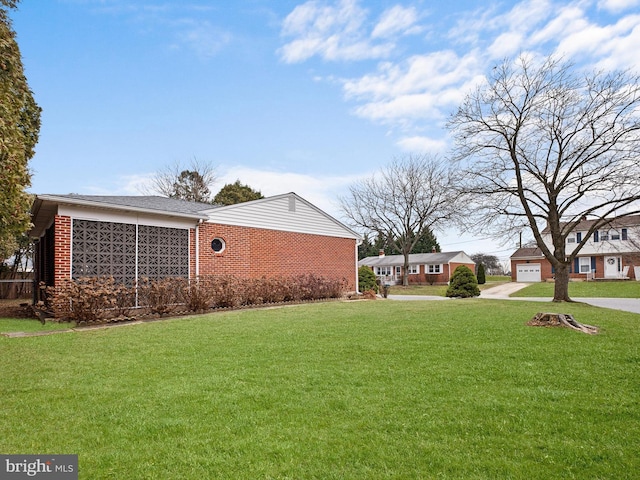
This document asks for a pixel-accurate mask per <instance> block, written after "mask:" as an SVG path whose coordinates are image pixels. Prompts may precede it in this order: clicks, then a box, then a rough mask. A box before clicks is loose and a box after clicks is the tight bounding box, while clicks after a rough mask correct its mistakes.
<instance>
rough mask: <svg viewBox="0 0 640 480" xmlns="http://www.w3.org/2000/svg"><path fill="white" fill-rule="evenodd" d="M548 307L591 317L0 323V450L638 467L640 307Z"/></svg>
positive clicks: (515, 473) (542, 472)
mask: <svg viewBox="0 0 640 480" xmlns="http://www.w3.org/2000/svg"><path fill="white" fill-rule="evenodd" d="M561 308H562V311H563V312H565V313H572V314H574V316H575V317H576V318H577V319H578V320H579V321H583V322H584V323H587V324H595V325H598V326H599V327H600V328H601V333H600V334H599V335H596V336H588V335H584V334H581V333H577V332H574V331H570V330H567V329H547V328H540V327H537V328H535V327H527V326H525V322H526V321H527V320H528V319H529V318H531V317H532V316H533V315H534V314H535V313H536V312H538V311H555V310H557V309H558V306H557V305H552V304H551V303H549V304H545V303H542V304H541V303H534V302H526V301H509V302H505V301H489V300H481V299H466V300H451V301H447V302H419V301H418V302H397V301H392V300H386V301H385V300H377V301H369V302H364V301H362V302H351V303H340V302H332V303H323V304H313V305H304V306H294V307H286V308H274V309H262V310H246V311H234V312H226V313H217V314H211V315H206V316H200V317H189V318H182V319H175V320H167V321H160V322H151V323H144V324H140V325H132V326H123V327H120V328H109V329H103V330H94V331H85V332H81V333H78V332H73V333H60V334H56V335H49V336H39V337H32V338H14V339H9V338H4V337H0V351H1V352H2V355H0V371H1V372H2V382H1V383H0V385H1V387H0V388H1V396H0V398H1V399H2V406H1V408H0V425H1V427H0V428H1V430H0V432H1V435H0V451H2V452H3V453H23V454H28V453H77V454H79V459H80V468H79V472H80V478H81V479H157V478H166V479H203V478H207V479H208V478H220V479H223V478H224V479H236V478H242V479H244V478H246V479H267V478H268V479H384V478H389V479H391V478H393V479H425V478H427V479H428V478H450V479H460V478H465V479H487V478H496V479H497V478H500V479H502V478H514V479H520V478H523V479H524V478H526V479H556V478H557V479H560V478H561V479H567V478H576V479H583V478H603V479H604V478H617V479H618V478H633V477H634V476H635V475H636V474H637V472H638V471H640V456H639V455H638V448H639V446H640V403H639V402H638V398H640V382H639V381H638V378H639V377H640V353H639V350H638V345H640V328H639V325H640V315H634V314H631V313H624V312H618V311H605V310H602V309H598V308H596V307H591V306H588V305H582V304H575V305H574V304H569V305H562V307H561ZM634 472H636V473H634Z"/></svg>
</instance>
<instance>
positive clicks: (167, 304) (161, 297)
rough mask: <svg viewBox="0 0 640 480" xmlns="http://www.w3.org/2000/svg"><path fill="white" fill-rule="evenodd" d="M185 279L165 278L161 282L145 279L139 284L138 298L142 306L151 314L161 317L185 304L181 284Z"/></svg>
mask: <svg viewBox="0 0 640 480" xmlns="http://www.w3.org/2000/svg"><path fill="white" fill-rule="evenodd" d="M183 281H184V279H176V278H163V279H160V280H149V279H148V278H145V279H143V280H142V281H141V282H140V283H139V284H138V298H139V301H140V305H142V306H145V307H147V308H148V309H149V311H150V312H151V313H156V314H158V315H160V316H161V317H162V316H164V315H166V314H168V313H169V312H171V311H173V310H174V309H175V308H176V307H177V306H178V305H179V304H180V303H183V299H182V295H181V291H182V289H181V288H180V283H181V282H183Z"/></svg>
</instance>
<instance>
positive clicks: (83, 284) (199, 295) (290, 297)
mask: <svg viewBox="0 0 640 480" xmlns="http://www.w3.org/2000/svg"><path fill="white" fill-rule="evenodd" d="M346 286H347V281H346V280H345V279H342V280H335V279H327V278H324V277H319V276H316V275H313V274H307V275H299V276H294V277H274V278H267V277H263V278H259V279H245V278H237V277H233V276H230V275H228V276H203V277H199V278H195V279H191V280H189V279H186V278H164V279H160V280H149V279H143V280H142V281H141V282H140V284H139V285H138V288H137V290H136V287H133V286H131V287H127V286H125V285H122V284H119V283H117V282H116V281H115V280H114V279H113V278H111V277H90V278H81V279H78V280H67V281H65V282H62V283H61V284H60V285H59V286H56V287H48V288H47V296H48V308H49V309H50V310H51V312H52V314H53V315H54V317H55V318H56V319H58V320H60V321H69V322H75V323H76V324H96V323H107V322H116V321H122V320H129V319H130V317H131V316H139V315H148V314H152V315H159V316H165V315H168V314H173V313H176V314H177V313H188V312H195V313H202V312H205V311H207V310H209V309H215V308H237V307H242V306H250V305H261V304H269V303H283V302H299V301H313V300H323V299H329V298H339V297H341V296H342V295H343V293H344V291H345V289H346ZM136 294H137V297H138V305H137V306H136V305H135V299H136Z"/></svg>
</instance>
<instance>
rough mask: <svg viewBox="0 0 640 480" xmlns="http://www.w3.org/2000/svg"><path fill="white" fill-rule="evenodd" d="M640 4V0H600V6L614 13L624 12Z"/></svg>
mask: <svg viewBox="0 0 640 480" xmlns="http://www.w3.org/2000/svg"><path fill="white" fill-rule="evenodd" d="M638 5H640V0H600V1H599V2H598V8H600V9H602V10H607V11H609V12H613V13H619V12H623V11H625V10H629V9H630V8H634V7H637V6H638Z"/></svg>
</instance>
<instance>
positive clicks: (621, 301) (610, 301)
mask: <svg viewBox="0 0 640 480" xmlns="http://www.w3.org/2000/svg"><path fill="white" fill-rule="evenodd" d="M527 285H528V284H527V283H518V282H509V283H503V284H501V285H497V286H495V287H491V288H487V289H486V290H482V291H481V292H480V298H487V299H491V300H525V301H528V302H529V301H530V302H551V300H552V298H551V297H546V298H540V297H510V296H509V295H511V294H512V293H514V292H517V291H518V290H520V289H523V288H524V287H526V286H527ZM638 289H640V283H639V284H638ZM389 299H391V300H405V301H406V300H449V298H447V297H435V296H427V295H422V296H421V295H389ZM573 300H575V301H576V302H582V303H588V304H589V305H593V306H594V307H602V308H610V309H613V310H622V311H624V312H631V313H637V314H640V298H574V299H573Z"/></svg>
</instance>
